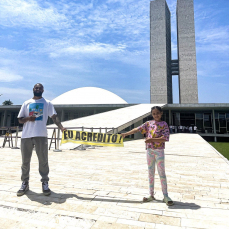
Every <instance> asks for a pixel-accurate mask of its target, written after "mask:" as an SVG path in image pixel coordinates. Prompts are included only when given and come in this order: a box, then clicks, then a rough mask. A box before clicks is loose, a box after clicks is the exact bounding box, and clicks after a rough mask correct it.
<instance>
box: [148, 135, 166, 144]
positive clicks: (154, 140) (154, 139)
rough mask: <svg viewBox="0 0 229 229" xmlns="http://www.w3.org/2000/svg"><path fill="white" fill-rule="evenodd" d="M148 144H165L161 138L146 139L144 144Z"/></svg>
mask: <svg viewBox="0 0 229 229" xmlns="http://www.w3.org/2000/svg"><path fill="white" fill-rule="evenodd" d="M149 142H166V139H165V138H164V137H163V136H162V137H160V138H146V140H145V143H149Z"/></svg>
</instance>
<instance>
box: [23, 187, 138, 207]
mask: <svg viewBox="0 0 229 229" xmlns="http://www.w3.org/2000/svg"><path fill="white" fill-rule="evenodd" d="M25 195H26V196H27V197H28V198H29V199H30V200H31V201H36V202H38V203H40V204H44V205H51V204H52V203H55V204H61V203H64V202H66V200H67V199H72V198H76V199H78V200H86V201H87V200H88V201H104V202H117V203H139V204H141V203H142V201H135V200H121V199H114V198H111V199H109V198H107V197H104V198H102V197H99V198H98V197H94V196H93V197H91V198H90V197H81V196H79V195H76V194H66V193H55V192H51V195H50V196H44V195H43V194H41V193H36V192H33V191H31V190H29V191H28V192H27V193H26V194H25Z"/></svg>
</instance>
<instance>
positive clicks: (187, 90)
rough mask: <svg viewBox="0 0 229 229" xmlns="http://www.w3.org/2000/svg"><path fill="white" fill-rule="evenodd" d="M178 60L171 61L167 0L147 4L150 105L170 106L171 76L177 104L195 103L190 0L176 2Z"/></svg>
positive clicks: (196, 100)
mask: <svg viewBox="0 0 229 229" xmlns="http://www.w3.org/2000/svg"><path fill="white" fill-rule="evenodd" d="M177 40H178V45H177V47H178V59H177V60H172V54H171V22H170V11H169V8H168V5H167V3H166V0H154V1H151V2H150V102H151V103H168V104H171V103H173V95H172V94H173V93H172V76H173V75H178V78H179V92H180V93H179V98H180V103H198V88H197V69H196V46H195V28H194V6H193V0H178V1H177Z"/></svg>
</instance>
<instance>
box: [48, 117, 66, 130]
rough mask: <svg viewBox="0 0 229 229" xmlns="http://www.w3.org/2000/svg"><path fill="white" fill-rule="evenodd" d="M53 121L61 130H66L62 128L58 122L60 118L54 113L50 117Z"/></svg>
mask: <svg viewBox="0 0 229 229" xmlns="http://www.w3.org/2000/svg"><path fill="white" fill-rule="evenodd" d="M51 118H52V120H53V122H54V123H55V124H56V125H57V126H58V127H59V128H60V129H61V131H62V132H63V131H65V130H67V129H66V128H64V127H63V126H62V124H61V122H60V119H59V118H58V116H57V115H56V114H54V115H53V116H52V117H51Z"/></svg>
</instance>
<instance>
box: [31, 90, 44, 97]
mask: <svg viewBox="0 0 229 229" xmlns="http://www.w3.org/2000/svg"><path fill="white" fill-rule="evenodd" d="M33 94H34V96H38V97H40V96H42V92H35V91H34V92H33Z"/></svg>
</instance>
